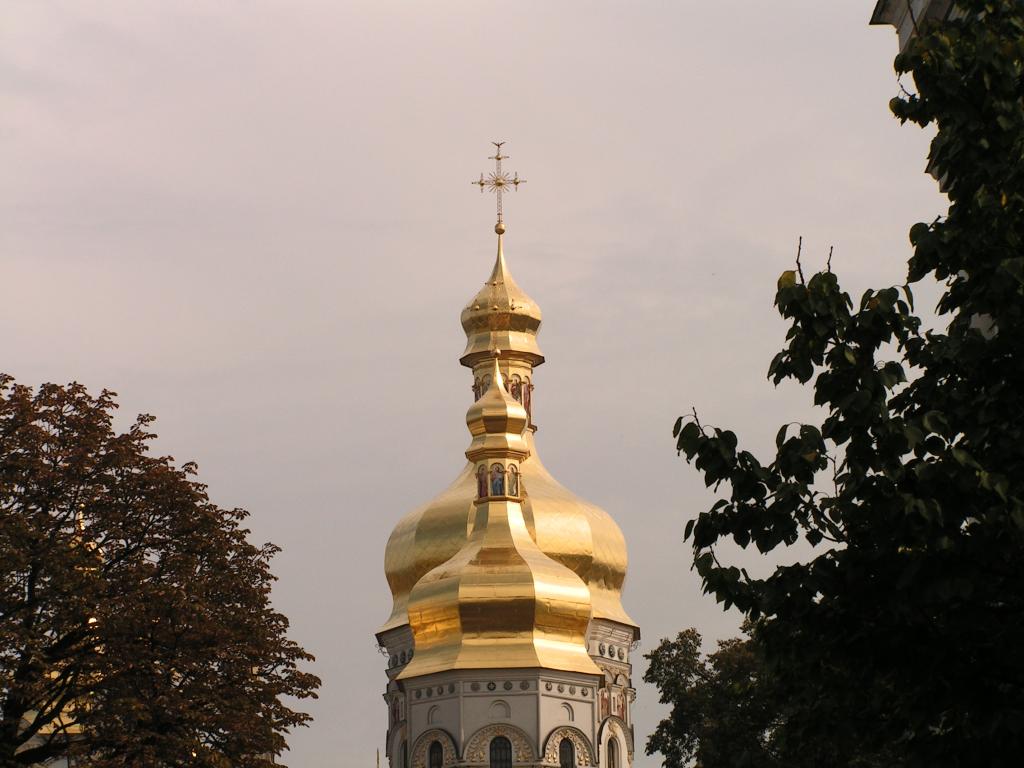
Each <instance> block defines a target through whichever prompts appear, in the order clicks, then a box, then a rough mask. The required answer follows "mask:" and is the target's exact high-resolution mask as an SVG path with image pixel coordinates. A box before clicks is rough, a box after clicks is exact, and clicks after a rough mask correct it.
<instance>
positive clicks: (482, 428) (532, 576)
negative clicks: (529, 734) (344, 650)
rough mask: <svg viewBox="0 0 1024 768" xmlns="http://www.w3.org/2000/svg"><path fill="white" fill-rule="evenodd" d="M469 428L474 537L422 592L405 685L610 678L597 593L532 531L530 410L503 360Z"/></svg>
mask: <svg viewBox="0 0 1024 768" xmlns="http://www.w3.org/2000/svg"><path fill="white" fill-rule="evenodd" d="M466 421H467V424H468V425H469V428H470V432H471V433H472V435H473V442H472V443H471V445H470V447H469V449H468V450H467V451H466V457H467V458H468V459H469V460H470V461H472V462H474V464H475V465H476V466H477V473H478V475H479V478H480V482H479V485H478V486H477V487H476V489H475V491H476V493H475V495H476V498H475V499H474V501H473V506H474V507H475V510H474V523H473V531H472V533H471V534H470V536H469V538H468V539H466V541H465V542H464V543H463V545H462V547H461V548H460V549H459V551H458V552H456V553H455V555H454V556H452V557H451V558H449V559H448V560H447V561H445V562H444V563H442V564H441V565H439V566H438V567H436V568H434V569H433V570H431V571H430V572H429V573H427V574H426V575H424V576H423V577H422V578H421V579H420V580H419V581H418V582H417V583H416V586H415V587H413V590H412V593H411V595H410V596H409V609H408V614H409V626H410V628H411V630H412V635H413V639H414V642H415V648H416V654H415V656H414V657H413V659H412V660H411V661H410V662H409V664H408V666H406V667H405V669H403V670H402V672H401V674H400V675H399V677H400V678H403V679H406V678H412V677H418V676H420V675H427V674H432V673H434V672H441V671H445V670H449V669H467V668H468V669H485V668H515V667H528V668H535V667H544V668H547V669H559V670H564V671H568V672H583V673H587V674H600V670H599V669H598V668H597V665H595V664H594V662H593V660H592V659H591V658H590V656H589V655H588V653H587V647H586V632H587V627H588V625H589V623H590V616H591V609H590V592H589V590H588V589H587V586H586V585H585V584H584V583H583V581H582V580H581V579H580V577H579V576H577V575H576V574H575V573H573V572H572V571H571V570H570V569H569V568H567V567H565V566H564V565H562V564H560V563H558V562H556V561H555V560H553V559H552V558H550V557H548V556H547V555H545V554H544V553H543V552H542V551H541V550H540V548H539V547H538V546H537V543H536V542H535V541H534V539H533V537H532V536H531V534H530V532H529V530H528V529H527V527H526V521H525V519H524V517H523V508H522V503H521V502H522V494H523V490H524V488H523V485H522V483H520V482H519V480H518V474H519V463H520V462H521V461H522V460H523V458H525V457H526V455H527V450H526V443H525V442H524V441H523V435H522V433H523V429H524V428H525V427H526V410H525V408H523V406H522V405H521V404H520V403H518V402H517V401H516V400H514V399H513V398H512V397H511V396H510V395H509V394H508V393H507V392H506V390H505V387H504V384H503V381H502V376H501V372H500V370H499V369H498V364H497V357H495V362H494V366H493V369H492V377H491V382H490V386H489V387H488V389H487V391H486V392H485V393H484V395H483V396H482V397H481V398H480V400H479V401H477V402H476V403H474V404H473V406H471V407H470V409H469V413H468V414H467V417H466ZM513 478H516V479H515V480H513Z"/></svg>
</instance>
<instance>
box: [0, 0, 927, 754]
mask: <svg viewBox="0 0 1024 768" xmlns="http://www.w3.org/2000/svg"><path fill="white" fill-rule="evenodd" d="M872 6H873V2H872V0H841V2H831V3H822V2H821V0H807V1H806V2H797V0H787V1H784V2H775V3H764V2H753V1H749V0H748V1H747V2H729V1H723V2H707V0H701V2H691V1H687V2H683V1H682V0H676V1H675V2H629V3H626V2H620V3H615V4H612V3H605V2H564V1H563V2H557V3H550V2H547V3H541V2H519V3H515V4H512V3H503V4H497V3H490V2H480V1H479V0H474V1H472V2H470V1H466V2H447V1H445V2H432V3H412V2H381V1H380V0H374V1H373V2H369V1H367V2H338V0H332V1H328V0H324V1H323V2H312V1H311V0H287V2H286V1H285V0H279V2H265V1H262V0H245V1H244V2H243V1H242V0H196V1H194V2H187V1H184V0H174V1H173V2H172V1H171V0H165V1H164V2H150V1H148V0H131V1H130V2H129V1H128V0H124V1H123V2H88V1H85V0H76V2H67V3H60V2H48V1H47V2H39V1H37V0H36V1H33V0H7V1H6V2H5V3H4V4H3V7H2V8H0V168H2V169H3V170H2V172H0V370H4V371H6V372H9V373H11V374H13V375H14V376H16V378H17V379H18V380H19V381H20V382H22V383H29V384H36V383H39V382H43V381H57V382H67V381H70V380H78V381H82V382H84V383H86V384H88V385H89V386H90V387H93V388H96V389H99V388H100V387H108V388H111V389H113V390H115V391H117V392H118V393H119V394H120V402H121V404H122V410H123V412H124V415H125V417H126V420H127V417H128V416H129V415H131V414H134V413H137V412H140V411H141V412H147V413H152V414H155V415H156V416H157V417H158V421H157V423H156V429H157V431H158V432H159V434H160V435H161V438H160V440H159V443H158V446H157V448H158V450H160V451H162V452H166V453H170V454H172V455H174V456H175V457H177V459H178V460H179V461H185V460H191V459H194V460H196V461H198V462H199V465H200V473H201V474H200V476H201V479H202V480H203V481H205V482H207V483H209V485H210V489H211V493H212V495H213V497H214V499H215V500H216V501H217V502H218V503H221V504H223V505H226V506H242V507H245V508H247V509H249V510H251V512H252V528H253V536H254V538H255V539H257V540H260V541H263V540H268V539H269V540H272V541H274V542H276V543H278V544H280V545H281V546H283V547H284V552H283V554H281V555H280V556H279V558H278V559H277V561H276V568H275V570H276V573H277V574H278V575H279V576H280V582H279V584H278V586H277V588H276V591H275V601H276V603H277V605H278V606H279V607H280V609H281V610H283V611H284V612H285V613H286V614H287V615H288V616H289V617H290V618H291V620H292V633H293V636H294V637H295V639H297V640H298V641H299V642H301V643H302V644H303V645H304V646H305V647H306V648H308V649H309V650H311V651H312V652H313V653H315V654H316V656H317V663H316V665H315V672H316V673H317V674H319V675H320V676H321V677H322V678H323V683H324V684H323V689H322V692H321V697H320V699H319V701H317V702H314V703H313V704H312V705H311V706H312V711H313V714H314V715H315V717H316V721H315V723H314V724H313V726H312V727H311V728H308V729H303V730H301V731H300V732H298V733H296V734H295V735H294V737H293V738H292V740H291V742H292V751H291V754H290V756H288V757H286V761H287V762H288V763H289V764H291V765H292V766H293V768H328V767H334V766H345V767H346V768H348V767H349V766H358V765H365V766H370V765H372V764H373V760H374V752H375V750H376V749H377V747H382V746H383V736H384V732H385V723H386V709H385V706H384V704H383V702H382V701H381V698H380V696H381V692H382V690H383V686H384V683H385V675H384V666H385V665H384V659H383V658H382V657H381V656H379V655H378V653H377V650H376V647H375V642H374V638H373V633H374V631H375V630H376V629H377V628H378V627H379V625H380V624H381V623H382V622H383V621H384V619H385V618H386V616H387V615H388V612H389V609H390V595H389V592H388V589H387V585H386V582H385V580H384V575H383V554H384V544H385V542H386V540H387V537H388V534H389V532H390V530H391V528H392V526H393V525H394V524H395V523H396V522H397V521H398V520H399V519H400V517H402V516H403V515H404V514H406V513H407V512H408V511H409V510H410V509H412V508H413V507H414V506H416V505H418V504H420V503H421V502H423V501H425V500H426V499H428V498H430V497H431V496H433V495H434V494H435V493H436V492H438V491H439V490H441V489H443V488H444V487H445V486H446V485H447V484H448V483H449V481H450V480H451V479H452V478H453V477H454V476H455V474H456V473H457V471H458V470H459V469H460V467H461V466H462V464H463V461H464V458H463V451H464V450H465V448H466V446H467V445H468V441H469V435H468V433H467V431H466V428H465V423H464V415H465V410H466V408H467V407H468V405H469V403H470V400H471V392H470V384H471V379H470V375H469V373H468V371H466V369H463V368H462V367H461V366H459V364H458V357H459V355H460V354H461V351H462V347H463V343H464V336H463V334H462V330H461V328H460V327H459V322H458V320H459V312H460V310H461V308H462V305H463V304H464V303H465V302H466V301H467V300H468V299H469V298H470V297H471V296H472V295H473V294H474V293H475V292H476V291H477V290H478V288H479V287H480V285H481V283H482V281H483V280H484V279H485V278H486V277H487V275H488V273H489V270H490V268H491V264H492V260H493V256H494V235H493V232H492V226H493V198H491V197H490V196H485V197H483V198H481V195H480V193H479V192H477V191H476V189H475V188H473V187H471V186H470V184H469V182H470V181H471V180H472V179H474V178H476V177H478V175H479V173H480V172H481V171H486V170H488V169H489V168H490V167H491V163H490V161H488V160H487V156H488V155H490V154H493V153H492V151H491V149H492V148H491V146H490V144H489V142H490V141H491V140H492V139H504V140H506V141H507V142H508V144H507V145H506V147H505V151H506V154H508V155H510V156H511V160H509V161H508V162H507V164H506V167H507V168H508V169H509V170H513V171H518V172H519V173H520V175H521V176H523V177H524V178H526V179H527V180H528V182H529V183H528V184H526V185H525V187H523V188H522V189H521V190H520V191H519V192H518V194H516V195H514V196H510V198H509V200H508V203H507V205H506V218H507V223H508V227H509V232H508V235H507V236H506V255H507V256H508V260H509V264H510V267H511V270H512V272H513V274H514V275H515V276H516V279H517V280H518V282H519V283H520V285H521V286H522V287H523V288H525V289H526V290H527V291H528V292H529V294H530V295H531V296H532V297H533V298H534V299H535V300H536V301H537V302H538V303H539V304H540V306H541V307H542V309H543V312H544V327H543V329H542V331H541V335H540V345H541V348H542V350H543V351H544V353H545V354H546V355H547V359H548V362H547V364H546V365H544V366H543V368H541V369H540V370H539V372H538V375H537V377H536V387H537V388H536V392H535V403H536V419H537V422H538V423H539V425H540V427H541V429H540V432H539V434H538V447H539V450H540V453H541V455H542V456H543V458H544V460H545V463H546V464H547V466H548V467H549V469H551V471H552V472H553V473H554V474H555V476H556V477H558V478H559V479H560V480H561V481H562V482H563V483H564V484H566V485H567V486H568V487H570V488H571V489H573V490H574V491H576V492H577V493H579V494H580V495H582V496H585V497H586V498H588V499H590V500H592V501H594V502H596V503H598V504H600V505H601V506H603V507H604V508H606V509H607V510H608V511H609V512H610V513H611V514H612V515H613V516H614V517H615V519H616V520H617V521H618V523H619V525H620V526H621V527H622V529H623V531H624V532H625V535H626V540H627V542H628V545H629V550H630V557H631V567H630V571H629V576H628V578H627V584H626V594H625V603H626V607H627V610H629V612H630V613H631V614H632V615H633V617H634V618H635V619H636V620H637V621H638V622H639V623H640V625H641V629H642V632H643V642H642V645H641V650H643V651H647V650H649V649H650V648H651V647H652V646H653V645H654V644H656V643H657V640H658V639H659V638H661V637H664V636H667V635H670V634H674V633H675V632H676V631H678V630H680V629H682V628H685V627H688V626H695V627H697V628H698V629H699V630H700V631H701V632H702V633H703V634H704V635H705V638H706V639H707V640H708V642H709V644H710V643H712V642H713V640H715V639H718V638H722V637H726V636H729V635H730V634H731V633H733V632H735V630H736V627H737V626H738V623H739V619H738V617H737V615H736V614H734V613H730V614H725V613H723V612H722V611H721V610H720V609H719V607H718V606H717V605H715V603H714V601H713V600H711V599H710V598H707V597H705V596H702V595H701V592H700V585H699V581H698V579H697V578H695V576H694V574H693V573H691V572H690V570H689V563H690V552H689V549H688V547H687V546H685V545H684V544H683V542H682V531H683V527H684V525H685V522H686V521H687V519H689V518H690V517H691V516H693V515H694V514H696V513H697V512H698V511H700V510H701V509H703V508H706V507H707V506H708V505H709V504H710V503H711V502H712V501H713V496H712V495H711V494H710V493H709V492H708V491H706V490H705V489H704V486H703V482H702V481H701V478H700V476H699V475H698V474H697V473H696V472H695V471H693V470H692V469H690V468H689V467H687V466H686V465H685V463H684V462H683V461H682V460H681V459H679V458H678V457H677V456H676V453H675V450H674V445H673V441H672V439H671V434H670V430H671V427H672V422H673V421H674V419H675V417H676V416H677V415H679V414H680V413H683V412H685V411H688V410H689V409H690V408H691V406H696V407H697V408H698V410H699V412H700V414H701V417H702V420H704V421H705V422H709V423H713V424H717V425H721V426H729V427H731V428H733V429H735V430H736V431H737V432H738V434H739V436H740V440H741V443H742V444H744V445H745V446H748V447H753V448H754V449H756V450H761V451H763V450H766V449H767V448H768V447H769V446H771V445H772V440H773V437H774V435H775V432H776V430H777V429H778V427H779V425H781V424H782V423H783V422H787V421H793V420H798V419H804V418H808V417H811V416H813V414H812V412H811V411H810V408H809V403H810V395H809V394H808V393H807V392H806V391H803V390H801V389H800V388H798V387H794V386H788V387H782V388H780V389H778V390H776V389H774V388H773V387H772V386H771V385H770V383H768V382H767V381H766V379H765V372H766V370H767V367H768V363H769V361H770V360H771V357H772V356H773V355H774V353H775V352H776V351H777V350H778V349H779V348H780V347H781V345H782V342H783V336H784V333H785V326H784V324H783V323H782V321H781V320H780V319H779V318H778V316H777V315H776V314H775V312H774V310H773V308H772V299H773V295H774V288H775V281H776V279H777V277H778V275H779V274H780V273H781V272H782V271H783V270H785V269H789V268H790V267H791V265H792V259H793V255H794V252H795V247H796V242H797V237H798V236H799V235H803V236H804V244H805V249H804V253H805V270H810V269H812V268H814V267H815V266H816V265H821V264H822V263H823V262H824V258H825V255H826V253H827V250H828V247H829V245H834V246H835V257H834V259H833V265H834V267H835V268H836V270H837V271H838V272H839V274H840V278H841V280H842V282H843V285H844V287H845V288H846V289H847V290H848V291H850V292H851V294H852V295H854V297H855V298H856V297H858V296H859V295H860V294H861V292H862V291H863V290H864V289H865V288H867V287H869V286H872V285H875V286H879V287H882V286H885V285H889V284H895V283H900V282H902V280H903V277H904V270H905V262H906V259H907V256H908V255H909V246H908V243H907V231H908V229H909V227H910V225H911V224H913V223H914V222H915V221H918V220H931V219H932V218H934V217H935V216H936V215H937V214H939V213H941V212H943V211H944V207H943V204H942V198H941V197H940V196H939V194H938V192H937V190H936V187H935V184H934V182H933V181H932V180H931V179H930V178H929V177H927V176H926V175H924V174H923V172H922V171H923V168H924V165H925V155H926V152H927V143H928V138H929V137H928V135H927V134H925V133H922V132H921V131H920V130H918V129H917V128H914V127H910V126H907V127H902V128H901V127H900V126H899V124H898V123H897V122H896V120H894V119H893V118H892V117H891V116H890V115H889V112H888V107H887V103H888V100H889V99H890V98H891V97H892V96H894V95H895V94H896V93H897V90H898V89H897V83H896V79H895V76H894V74H893V70H892V59H893V56H894V55H895V53H896V38H895V33H894V32H893V30H892V29H891V28H889V27H884V28H881V27H869V26H868V23H867V22H868V18H869V16H870V13H871V10H872ZM908 87H909V86H908ZM757 560H758V558H757V557H756V556H754V555H746V557H745V560H744V562H746V563H752V562H756V561H757ZM641 674H642V669H637V670H636V672H635V675H634V679H635V680H636V681H639V679H640V677H641ZM656 699H657V694H656V691H655V690H653V689H651V688H649V687H647V686H645V685H642V684H641V685H640V686H639V691H638V699H637V702H636V705H635V710H634V712H635V720H636V733H637V741H638V746H641V747H642V744H643V743H644V742H645V741H646V738H647V736H648V734H649V733H650V732H651V730H652V729H653V727H654V725H655V723H656V722H657V720H658V718H659V717H660V716H661V714H662V710H661V709H660V708H659V706H658V704H657V701H656ZM641 752H642V749H638V759H637V765H639V766H644V767H645V768H654V766H657V765H660V760H658V759H657V758H655V757H650V758H648V757H643V756H641V754H640V753H641Z"/></svg>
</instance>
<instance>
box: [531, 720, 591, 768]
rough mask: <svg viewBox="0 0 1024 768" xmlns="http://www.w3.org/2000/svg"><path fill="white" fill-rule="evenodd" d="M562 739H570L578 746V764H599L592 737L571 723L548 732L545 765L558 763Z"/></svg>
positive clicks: (545, 746)
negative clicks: (588, 736) (591, 742)
mask: <svg viewBox="0 0 1024 768" xmlns="http://www.w3.org/2000/svg"><path fill="white" fill-rule="evenodd" d="M562 739H569V741H571V742H572V745H573V746H574V747H575V748H576V765H578V766H592V765H597V758H595V756H594V748H593V746H591V744H590V739H588V738H587V736H586V734H584V733H583V731H581V730H580V729H579V728H573V727H572V726H571V725H562V726H559V727H558V728H555V730H553V731H552V732H551V733H549V734H548V738H547V740H546V741H545V742H544V764H545V765H558V745H559V744H561V743H562Z"/></svg>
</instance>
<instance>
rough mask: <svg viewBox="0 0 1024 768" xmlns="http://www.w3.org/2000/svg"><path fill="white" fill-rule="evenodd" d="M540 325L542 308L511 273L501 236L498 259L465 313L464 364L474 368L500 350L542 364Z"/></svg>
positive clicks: (462, 360)
mask: <svg viewBox="0 0 1024 768" xmlns="http://www.w3.org/2000/svg"><path fill="white" fill-rule="evenodd" d="M540 322H541V314H540V307H538V306H537V303H536V302H535V301H534V300H533V299H531V298H530V297H529V296H527V295H526V291H524V290H523V289H522V288H520V287H519V286H518V285H517V284H516V281H515V280H513V279H512V275H511V274H509V271H508V266H507V265H506V264H505V255H504V254H503V253H502V246H501V235H498V258H497V259H496V260H495V262H494V269H493V270H492V271H491V276H490V277H489V278H487V282H485V283H484V287H483V288H481V289H480V291H479V292H478V293H477V295H476V296H474V297H473V298H472V300H470V302H469V303H468V304H467V305H466V306H465V308H464V309H463V310H462V329H463V330H464V331H465V332H466V349H465V351H464V352H463V353H462V358H461V362H462V364H463V365H468V366H473V365H475V364H476V363H478V362H480V361H482V360H485V359H487V358H489V357H490V356H491V354H492V350H495V349H500V350H501V351H502V353H503V354H513V355H516V356H518V357H521V358H522V359H527V360H529V361H530V362H531V363H533V365H540V364H541V363H543V362H544V356H543V355H542V354H541V353H540V348H539V347H538V346H537V331H539V330H540Z"/></svg>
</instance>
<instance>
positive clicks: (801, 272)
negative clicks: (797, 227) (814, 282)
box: [796, 235, 804, 285]
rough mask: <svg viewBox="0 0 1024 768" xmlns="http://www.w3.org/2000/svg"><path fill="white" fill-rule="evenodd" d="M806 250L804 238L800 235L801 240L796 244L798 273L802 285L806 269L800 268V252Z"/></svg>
mask: <svg viewBox="0 0 1024 768" xmlns="http://www.w3.org/2000/svg"><path fill="white" fill-rule="evenodd" d="M803 248H804V236H803V235H800V239H799V240H797V242H796V271H797V273H798V274H799V275H800V284H801V285H803V284H804V268H803V267H802V266H800V252H801V251H802V250H803Z"/></svg>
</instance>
